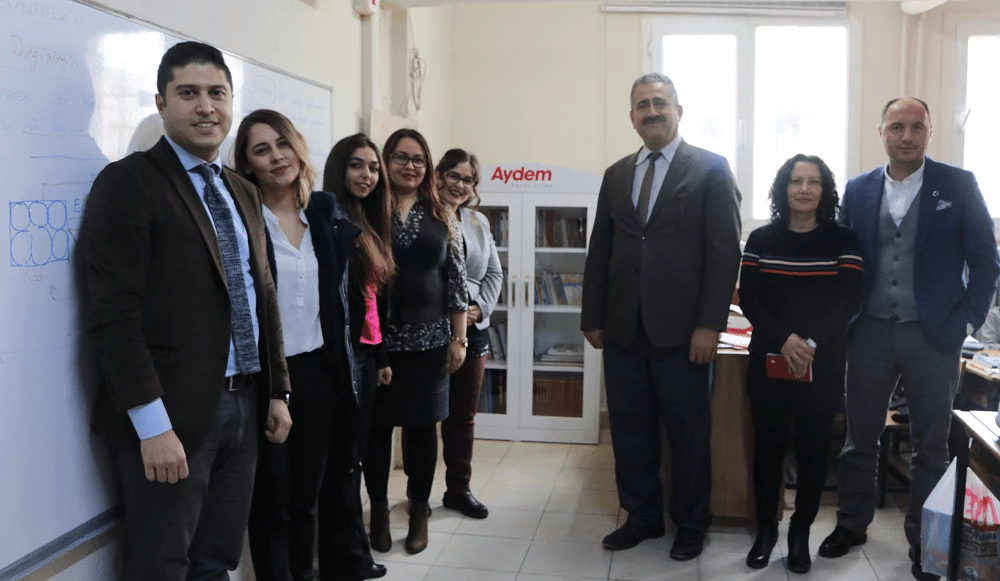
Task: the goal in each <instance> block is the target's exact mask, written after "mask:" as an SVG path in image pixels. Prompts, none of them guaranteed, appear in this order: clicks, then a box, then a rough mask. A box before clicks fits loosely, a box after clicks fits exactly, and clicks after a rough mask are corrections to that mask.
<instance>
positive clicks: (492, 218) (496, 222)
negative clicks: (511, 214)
mask: <svg viewBox="0 0 1000 581" xmlns="http://www.w3.org/2000/svg"><path fill="white" fill-rule="evenodd" d="M479 211H480V212H482V213H483V215H484V216H486V220H487V221H489V223H490V231H491V232H493V241H494V242H496V245H497V246H507V245H508V244H509V243H510V239H509V236H508V233H509V232H510V219H509V218H508V217H507V210H506V209H503V208H479Z"/></svg>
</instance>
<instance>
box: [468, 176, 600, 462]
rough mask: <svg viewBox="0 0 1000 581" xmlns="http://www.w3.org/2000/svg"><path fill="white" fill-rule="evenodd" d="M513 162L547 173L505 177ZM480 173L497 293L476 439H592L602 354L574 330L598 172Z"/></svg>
mask: <svg viewBox="0 0 1000 581" xmlns="http://www.w3.org/2000/svg"><path fill="white" fill-rule="evenodd" d="M518 168H521V169H522V170H525V168H529V169H527V170H526V171H522V172H521V175H522V176H525V175H527V176H534V175H538V174H540V175H542V176H545V177H547V178H548V179H547V180H523V179H522V180H517V181H515V182H514V183H513V184H512V183H511V182H510V180H509V179H507V180H504V179H502V178H503V177H504V175H505V174H504V172H515V171H516V170H517V169H518ZM498 170H499V171H500V172H501V173H499V174H497V173H496V172H497V171H498ZM507 175H508V177H509V175H510V174H507ZM515 175H516V174H515ZM491 176H499V179H489V178H490V177H491ZM483 177H484V178H485V179H483V180H482V182H483V185H482V186H480V193H481V196H482V203H481V204H480V207H479V210H480V211H481V212H483V213H484V214H485V215H486V216H487V218H488V219H489V220H490V224H491V228H492V230H493V235H494V239H495V240H496V242H497V249H498V251H499V253H500V262H501V263H502V265H503V272H504V290H503V295H502V297H501V298H502V300H501V304H500V305H499V306H498V307H497V309H496V311H495V312H494V313H493V315H492V316H491V317H490V321H491V350H492V353H491V356H490V357H491V358H490V359H488V360H487V364H486V379H485V381H484V383H483V389H482V393H481V396H480V400H479V414H478V416H477V418H476V437H477V438H486V439H502V440H527V441H537V442H571V443H597V440H598V435H599V429H598V419H599V405H600V378H599V374H600V353H599V352H598V351H596V350H595V349H593V348H592V347H590V345H588V344H587V343H586V341H585V340H584V338H583V334H582V333H581V332H580V299H581V296H582V282H583V269H584V263H585V261H586V257H587V244H588V243H589V241H590V231H591V228H592V225H593V216H594V211H595V209H596V207H597V191H598V189H599V188H600V176H597V175H593V174H588V173H585V172H580V171H578V170H571V169H568V168H554V167H545V166H538V165H514V166H510V165H506V166H497V167H496V169H494V168H487V171H486V172H484V176H483ZM497 182H499V183H497ZM491 184H492V185H491ZM496 190H499V191H496Z"/></svg>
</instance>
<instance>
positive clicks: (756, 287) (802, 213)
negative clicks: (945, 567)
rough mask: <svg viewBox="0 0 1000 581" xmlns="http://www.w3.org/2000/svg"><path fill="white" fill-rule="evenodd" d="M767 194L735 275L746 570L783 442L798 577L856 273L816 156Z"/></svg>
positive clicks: (766, 531)
mask: <svg viewBox="0 0 1000 581" xmlns="http://www.w3.org/2000/svg"><path fill="white" fill-rule="evenodd" d="M770 197H771V222H770V223H769V224H768V225H766V226H764V227H762V228H758V229H757V230H754V231H753V232H752V233H751V234H750V237H749V238H748V239H747V243H746V248H745V249H744V253H743V262H742V268H741V270H740V289H739V295H740V306H741V307H742V308H743V312H744V314H745V315H746V316H747V318H748V319H749V320H750V322H751V323H752V324H753V335H752V337H751V340H750V362H749V367H748V369H747V393H748V395H749V398H750V410H751V414H752V416H753V421H754V427H755V429H756V439H755V454H754V466H753V477H754V487H755V491H756V492H755V494H756V499H755V500H756V505H757V538H756V541H755V542H754V544H753V548H751V550H750V553H749V554H748V555H747V565H748V566H750V567H752V568H755V569H759V568H763V567H766V566H767V564H768V561H769V559H770V556H771V550H772V549H773V548H774V545H775V544H776V543H777V540H778V496H779V494H780V491H781V483H782V475H783V470H782V463H783V460H784V457H785V452H786V450H787V449H788V439H789V435H791V436H792V438H793V440H794V443H795V455H796V461H797V464H798V481H797V494H796V497H795V513H794V514H793V515H792V518H791V524H790V527H789V530H788V569H789V570H790V571H793V572H796V573H805V572H807V571H809V569H810V567H811V564H812V563H811V560H810V557H809V527H810V525H811V524H812V522H813V520H814V519H815V518H816V513H817V512H818V510H819V500H820V494H821V493H822V491H823V484H824V482H825V481H826V470H827V465H826V464H827V462H826V458H827V447H828V442H829V439H830V429H831V426H832V424H833V417H834V415H835V414H836V413H837V409H838V407H839V405H840V401H841V398H842V397H843V394H844V371H845V360H846V342H847V323H848V321H850V319H851V318H852V317H853V316H854V314H855V312H856V311H857V309H858V307H859V306H860V304H861V298H862V286H863V267H862V260H861V256H860V252H859V241H858V237H857V235H856V234H855V233H854V232H853V231H852V230H849V229H847V228H845V227H843V226H841V225H839V224H838V223H837V204H838V196H837V189H836V184H835V182H834V178H833V173H832V172H831V171H830V168H828V167H827V165H826V164H825V163H824V162H823V160H822V159H820V158H818V157H815V156H806V155H801V154H799V155H796V156H795V157H793V158H791V159H789V160H788V161H786V162H785V164H784V165H782V166H781V169H779V170H778V175H777V176H776V177H775V179H774V183H773V185H772V186H771V193H770ZM769 354H770V355H769ZM775 355H780V356H781V357H780V358H779V357H774V356H775ZM769 360H770V361H769ZM775 364H777V367H787V369H786V371H787V374H786V375H787V377H786V378H784V379H782V378H778V377H776V376H778V375H781V374H780V373H778V372H777V371H776V369H774V368H773V367H775ZM786 364H787V365H786Z"/></svg>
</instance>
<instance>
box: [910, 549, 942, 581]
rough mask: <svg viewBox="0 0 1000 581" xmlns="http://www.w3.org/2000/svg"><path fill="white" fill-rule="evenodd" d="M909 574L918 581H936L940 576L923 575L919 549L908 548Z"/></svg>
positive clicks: (932, 574)
mask: <svg viewBox="0 0 1000 581" xmlns="http://www.w3.org/2000/svg"><path fill="white" fill-rule="evenodd" d="M910 561H911V564H910V574H911V575H913V578H914V579H919V581H937V580H938V579H940V578H941V577H940V575H935V574H934V573H924V568H923V564H922V563H921V562H920V547H910Z"/></svg>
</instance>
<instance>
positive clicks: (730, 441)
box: [660, 349, 755, 520]
mask: <svg viewBox="0 0 1000 581" xmlns="http://www.w3.org/2000/svg"><path fill="white" fill-rule="evenodd" d="M748 360H749V357H748V352H747V351H734V350H732V349H720V350H719V356H718V358H717V359H716V361H715V376H714V384H713V388H712V389H713V391H712V440H711V447H712V500H711V503H710V505H709V506H710V508H711V510H712V514H713V515H714V516H715V517H716V518H724V519H739V520H752V519H753V518H754V514H755V510H754V490H753V447H754V431H753V419H752V418H751V417H750V402H749V400H748V399H747V392H746V375H747V363H748ZM661 444H662V445H661V448H660V450H661V452H660V453H661V462H660V466H661V468H660V475H661V477H662V482H663V483H664V487H663V492H664V495H665V502H664V506H669V503H670V498H669V497H670V487H669V483H670V468H669V467H670V449H669V447H668V445H667V441H666V436H665V435H664V436H663V438H661ZM680 445H684V444H683V442H681V443H680Z"/></svg>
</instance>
